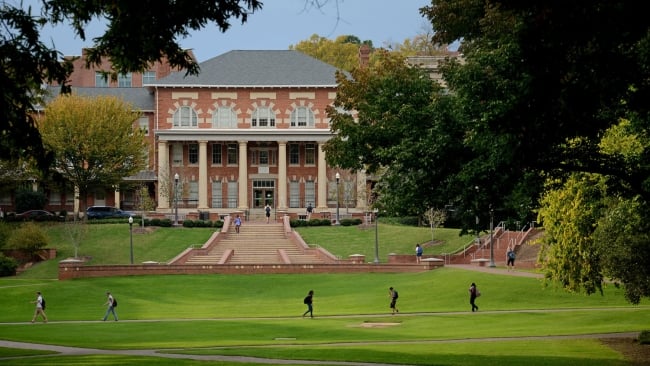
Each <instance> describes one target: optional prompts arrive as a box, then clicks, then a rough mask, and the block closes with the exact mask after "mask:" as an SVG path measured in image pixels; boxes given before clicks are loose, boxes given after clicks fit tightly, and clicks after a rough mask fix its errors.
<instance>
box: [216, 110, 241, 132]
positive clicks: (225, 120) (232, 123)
mask: <svg viewBox="0 0 650 366" xmlns="http://www.w3.org/2000/svg"><path fill="white" fill-rule="evenodd" d="M212 127H214V128H237V113H235V111H234V110H233V109H232V108H230V107H219V109H217V111H216V112H215V113H214V115H212Z"/></svg>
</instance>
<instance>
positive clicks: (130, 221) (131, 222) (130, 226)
mask: <svg viewBox="0 0 650 366" xmlns="http://www.w3.org/2000/svg"><path fill="white" fill-rule="evenodd" d="M129 233H130V235H131V264H133V216H129Z"/></svg>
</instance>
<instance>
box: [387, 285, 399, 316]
mask: <svg viewBox="0 0 650 366" xmlns="http://www.w3.org/2000/svg"><path fill="white" fill-rule="evenodd" d="M398 297H399V294H398V293H397V290H395V289H394V288H392V287H390V288H389V289H388V298H390V308H391V310H392V311H393V315H395V313H399V309H398V308H397V298H398Z"/></svg>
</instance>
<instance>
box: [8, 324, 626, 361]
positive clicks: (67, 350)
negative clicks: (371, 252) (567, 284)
mask: <svg viewBox="0 0 650 366" xmlns="http://www.w3.org/2000/svg"><path fill="white" fill-rule="evenodd" d="M636 337H638V333H636V332H631V333H630V332H628V333H602V334H582V335H567V336H544V337H503V338H472V339H444V340H420V341H399V342H397V341H379V342H364V343H358V342H355V343H349V342H342V343H328V344H327V345H328V346H350V345H360V344H398V343H399V344H415V343H420V344H423V343H426V344H442V343H459V342H464V343H467V342H492V341H500V342H501V341H511V340H543V339H577V338H591V339H594V338H595V339H599V338H636ZM311 346H313V345H278V346H277V347H284V348H287V347H311ZM0 347H7V348H17V349H35V350H43V351H52V352H58V353H57V354H56V355H52V356H44V357H56V356H85V355H123V356H150V357H162V358H174V359H189V360H197V361H228V362H248V363H261V364H281V365H295V364H300V365H341V366H407V365H402V364H395V363H390V364H383V363H372V362H340V361H339V362H337V361H309V360H283V359H271V358H258V357H247V356H222V355H186V354H173V353H160V351H161V350H155V349H145V350H103V349H95V348H80V347H66V346H53V345H48V344H36V343H24V342H12V341H2V340H0ZM246 347H247V348H249V347H250V346H246ZM228 348H233V347H232V346H228ZM164 351H165V352H172V351H173V350H170V349H165V350H164ZM30 357H33V356H30ZM10 359H12V358H4V359H3V358H0V361H2V360H10Z"/></svg>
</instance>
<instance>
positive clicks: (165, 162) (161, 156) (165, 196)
mask: <svg viewBox="0 0 650 366" xmlns="http://www.w3.org/2000/svg"><path fill="white" fill-rule="evenodd" d="M167 148H168V145H167V141H159V142H158V208H159V209H166V208H169V201H170V200H171V197H172V194H173V192H172V184H173V182H171V181H170V179H169V150H168V149H167Z"/></svg>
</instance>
